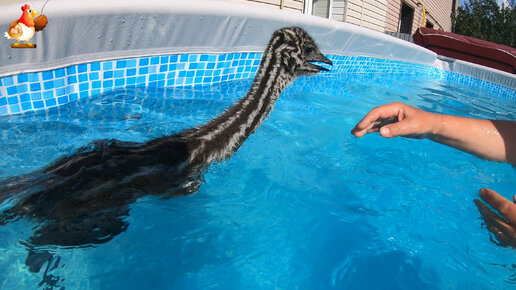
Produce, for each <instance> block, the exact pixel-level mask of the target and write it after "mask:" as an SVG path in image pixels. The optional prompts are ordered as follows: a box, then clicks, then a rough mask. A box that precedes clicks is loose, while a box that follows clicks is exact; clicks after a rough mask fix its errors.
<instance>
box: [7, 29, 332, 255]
mask: <svg viewBox="0 0 516 290" xmlns="http://www.w3.org/2000/svg"><path fill="white" fill-rule="evenodd" d="M311 62H323V63H327V64H330V65H331V61H330V60H328V59H327V58H326V57H324V55H322V54H321V53H320V52H319V50H318V49H317V47H316V45H315V43H314V42H313V40H312V39H311V38H310V36H308V34H307V33H306V32H305V31H304V30H302V29H301V28H297V27H291V28H283V29H280V30H278V31H276V32H275V33H274V34H273V36H272V38H271V40H270V42H269V44H268V46H267V48H266V50H265V52H264V54H263V57H262V60H261V63H260V67H259V69H258V71H257V74H256V76H255V78H254V82H253V84H252V86H251V88H250V90H249V92H248V93H247V94H246V96H245V97H243V98H242V99H241V100H240V101H238V102H237V103H236V104H235V105H233V106H232V107H231V108H229V109H227V110H226V111H225V112H224V113H223V114H222V115H220V116H218V117H216V118H215V119H213V120H211V121H210V122H208V123H207V124H204V125H201V126H199V127H195V128H192V129H189V130H186V131H184V132H182V133H179V134H176V135H170V136H165V137H161V138H158V139H153V140H150V141H148V142H144V143H132V142H123V141H118V140H99V141H95V142H93V144H91V145H89V146H86V147H84V148H81V149H79V150H78V151H77V152H76V153H75V154H73V155H71V156H66V157H62V158H60V159H58V160H57V161H55V162H54V163H52V164H50V165H49V166H47V167H45V168H43V169H41V170H39V171H36V172H33V173H29V174H26V175H22V176H17V177H11V178H8V179H6V180H4V181H3V182H1V183H0V203H2V202H4V201H6V200H9V201H12V202H13V203H14V204H15V205H14V206H13V207H11V208H10V209H8V210H6V211H4V212H3V213H2V215H0V224H2V223H6V222H8V221H9V220H12V219H17V218H24V217H26V218H30V219H32V220H34V221H36V222H38V223H39V224H40V226H39V228H38V229H37V230H36V231H35V233H34V235H33V236H32V237H31V238H30V239H29V240H28V241H27V242H28V243H29V244H31V245H33V246H37V245H49V244H52V245H62V246H77V245H85V244H99V243H104V242H106V241H109V240H110V239H112V238H113V237H115V236H116V235H118V234H120V233H121V232H123V231H125V229H126V228H127V226H128V224H127V222H126V221H125V220H124V217H126V216H127V215H128V212H129V209H128V205H129V204H130V203H132V202H134V201H136V200H137V199H138V198H140V197H142V196H145V195H161V196H167V197H173V196H180V195H185V194H190V193H194V192H195V191H197V189H198V187H199V186H200V184H201V179H202V173H203V170H204V168H206V167H207V166H208V165H210V164H211V163H213V162H216V161H221V160H224V159H227V158H229V157H230V156H231V155H232V154H233V153H234V152H235V151H236V150H237V149H238V148H239V147H240V146H241V145H242V144H243V142H244V141H245V139H246V138H247V137H249V135H251V134H252V133H253V132H254V131H255V130H256V129H257V128H258V127H259V126H260V124H261V123H262V122H263V121H264V120H265V118H266V117H267V116H268V115H269V113H270V111H271V110H272V108H273V106H274V103H275V102H276V100H277V99H278V97H279V96H280V93H281V91H282V90H283V89H284V88H285V87H286V86H287V85H288V84H289V83H291V82H292V81H293V80H294V79H295V78H296V77H297V76H299V75H311V74H316V73H318V72H319V71H321V70H327V69H325V68H323V67H320V66H318V65H316V64H312V63H311Z"/></svg>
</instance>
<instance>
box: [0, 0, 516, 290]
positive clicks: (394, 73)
mask: <svg viewBox="0 0 516 290" xmlns="http://www.w3.org/2000/svg"><path fill="white" fill-rule="evenodd" d="M150 2H152V1H150ZM50 3H52V2H50ZM49 5H50V4H49ZM108 6H109V5H108ZM150 6H152V5H150ZM49 8H50V7H49ZM122 9H125V8H122ZM108 10H109V9H108ZM95 17H101V16H95ZM134 17H135V18H136V19H137V20H139V19H140V15H136V16H134ZM203 17H205V16H203ZM199 18H200V17H196V19H197V20H199ZM51 19H52V18H51ZM95 19H97V18H95ZM110 19H111V18H110ZM152 19H153V17H152V16H146V17H145V18H144V19H143V18H142V20H141V21H142V23H143V24H144V23H147V24H148V22H150V23H153V21H154V24H155V25H156V23H157V22H156V21H155V20H152ZM116 20H117V21H119V20H120V19H118V18H116ZM176 20H177V19H176ZM276 20H277V19H276ZM309 20H310V21H314V22H317V21H316V20H313V19H311V18H310V19H309ZM58 21H59V19H58ZM203 21H204V20H203ZM227 21H228V22H227V23H231V24H233V22H232V21H233V19H232V18H229V20H227ZM253 21H256V20H254V19H247V20H246V21H244V25H243V26H237V27H240V28H242V27H247V26H252V27H255V28H252V29H255V32H256V25H251V24H253V23H254V22H253ZM120 22H121V21H120ZM237 22H238V21H237ZM51 23H52V22H51ZM126 23H128V22H126ZM174 23H175V22H174ZM238 23H241V22H238ZM250 23H251V24H250ZM143 24H142V25H143ZM196 24H199V23H197V22H196ZM49 25H50V24H49ZM176 25H177V24H176ZM267 25H268V24H265V25H264V26H267ZM272 25H277V23H276V24H272ZM324 25H326V24H324ZM324 25H322V26H324ZM332 25H333V24H332ZM179 26H181V25H179ZM231 27H232V25H227V24H226V26H225V28H227V29H229V30H231V29H230V28H231ZM262 27H263V26H262ZM252 29H251V31H252ZM237 30H238V29H237ZM232 31H233V30H232ZM312 31H313V32H314V33H315V35H317V36H319V38H316V40H328V39H332V37H334V36H335V35H336V34H337V33H336V32H333V34H331V33H330V32H327V30H324V29H322V28H321V26H316V27H315V28H312ZM327 33H328V34H330V36H328V35H327ZM365 33H366V34H367V32H365ZM249 34H251V35H253V36H257V35H256V34H252V33H250V32H247V30H245V29H244V30H243V32H242V33H241V34H240V36H241V37H242V38H243V39H247V40H248V39H249V38H253V37H249ZM246 35H248V36H247V37H246ZM267 37H268V36H267ZM353 37H354V36H353V35H352V36H351V37H350V39H351V40H349V38H348V40H343V39H341V38H335V39H336V40H335V42H336V43H338V44H342V43H343V42H344V43H347V42H352V43H354V45H353V46H352V47H353V48H352V49H351V52H350V51H349V50H346V51H345V53H344V52H340V53H334V54H331V55H330V58H331V60H332V61H333V62H334V66H333V67H332V72H331V73H329V74H321V75H319V76H317V77H311V78H301V79H298V80H297V81H296V82H295V83H294V84H293V85H292V86H291V87H289V88H288V89H287V90H286V91H285V92H284V93H283V94H282V96H281V97H280V100H279V101H278V103H277V105H276V107H275V110H274V111H273V112H272V114H271V116H270V117H269V118H268V119H267V120H266V121H265V123H264V124H263V125H262V126H261V127H260V128H259V129H258V130H257V132H256V133H255V134H253V135H252V136H251V137H250V138H249V139H248V140H247V141H246V143H245V144H244V146H243V147H242V148H240V150H239V151H238V152H237V153H236V154H235V155H234V156H233V157H232V158H231V159H230V160H228V161H226V162H223V163H217V164H214V165H213V166H211V167H210V168H209V170H208V171H207V173H206V174H205V176H204V178H205V180H204V182H203V184H202V186H201V188H200V190H199V192H197V194H194V195H190V196H186V197H181V198H175V199H168V200H162V199H159V198H151V197H146V198H142V199H140V200H138V201H137V202H135V203H133V204H132V205H131V207H130V213H129V215H128V216H127V217H126V218H125V219H124V221H125V222H127V223H128V224H129V226H128V228H127V230H125V231H124V232H123V233H121V234H120V235H118V236H116V237H115V238H114V239H113V240H111V241H109V242H108V243H104V244H100V245H85V246H82V247H57V246H45V247H41V248H36V249H32V251H33V252H34V251H35V252H39V254H38V253H36V255H34V254H30V253H29V252H30V251H31V247H30V246H28V245H26V244H24V240H26V239H27V238H28V237H30V236H31V235H32V233H33V232H34V231H35V230H37V229H38V227H39V226H40V225H37V224H34V223H31V222H30V221H27V220H19V221H16V222H13V223H9V224H8V225H6V226H2V227H0V237H1V239H0V240H2V241H5V242H3V243H2V244H1V246H0V252H1V253H2V255H1V258H0V269H2V270H3V271H0V281H3V282H2V284H1V286H2V288H6V289H11V288H19V287H24V288H34V287H36V285H38V284H40V283H41V284H42V285H43V286H52V285H53V286H55V287H61V286H62V287H67V288H93V289H96V288H113V287H117V288H132V289H138V288H144V287H145V288H149V287H150V288H199V289H204V288H208V287H212V288H260V289H261V288H272V287H275V288H411V289H412V288H465V287H471V288H510V287H512V286H513V285H514V283H515V271H516V270H515V269H514V265H513V260H514V255H515V254H514V250H512V249H508V248H503V247H499V246H497V245H495V244H494V243H492V242H491V241H490V240H489V233H488V232H487V230H486V229H483V228H482V226H481V224H482V222H481V220H480V214H479V213H478V212H477V210H476V208H475V207H474V204H473V202H472V200H473V199H474V198H476V197H477V191H478V189H479V188H481V187H489V188H492V189H495V190H497V191H498V192H500V193H502V194H504V195H505V196H507V197H509V196H510V195H511V194H513V193H514V192H513V191H514V188H516V187H515V183H516V178H515V177H516V175H515V172H514V169H513V168H512V167H511V166H509V165H506V164H498V163H493V162H487V161H483V160H480V159H478V158H476V157H472V156H469V155H467V154H465V153H462V152H459V151H456V150H453V149H450V148H447V147H444V146H441V145H439V144H435V143H432V142H429V141H426V140H423V141H421V140H419V141H416V140H407V139H401V138H400V139H393V140H385V139H381V138H380V137H378V136H367V137H366V138H363V139H360V140H358V139H355V138H354V137H352V136H351V134H350V133H349V131H350V129H351V128H352V127H353V126H354V124H355V123H356V122H357V121H358V120H359V119H360V118H361V117H362V116H363V114H365V113H366V112H367V111H368V110H369V109H371V108H372V107H374V106H376V105H380V104H383V103H386V102H392V101H395V100H398V101H403V102H406V103H409V104H411V105H414V106H417V107H419V108H422V109H426V110H429V111H434V112H443V113H450V114H458V115H463V116H473V117H487V118H500V119H512V120H514V118H515V114H514V112H515V106H516V104H515V103H514V101H515V100H514V97H515V91H514V89H511V88H508V87H506V86H502V85H499V84H494V83H490V82H485V81H481V80H478V79H476V78H472V77H469V76H464V75H460V74H457V73H454V72H450V71H446V70H441V69H438V68H437V67H436V66H433V65H430V64H432V63H433V62H434V61H435V56H432V54H431V53H427V52H425V51H420V50H418V49H415V48H414V49H413V50H411V49H407V48H406V47H402V48H401V52H395V51H396V49H395V48H390V49H387V50H388V51H389V50H392V53H391V57H392V59H385V58H380V57H374V56H375V53H376V52H375V51H374V50H375V48H374V47H373V48H365V47H367V46H368V45H369V46H371V39H368V38H365V39H354V38H353ZM371 37H372V36H371ZM374 37H375V38H382V37H383V36H376V35H375V36H374ZM222 38H224V37H222ZM256 38H257V39H259V38H260V37H259V36H258V37H256ZM239 41H240V40H237V41H235V40H233V41H229V42H230V44H232V45H233V47H230V48H228V49H227V50H224V52H220V51H217V50H218V49H220V48H218V49H213V45H212V47H211V51H209V52H206V51H204V52H203V51H202V50H203V49H199V48H197V47H193V48H192V49H191V50H192V51H193V52H191V53H185V52H181V51H180V50H184V48H179V49H178V48H177V47H174V48H173V49H178V51H172V52H170V51H168V52H167V53H162V52H160V51H159V50H152V51H149V50H146V51H143V52H142V51H135V50H128V51H125V52H116V53H119V54H120V55H121V56H117V57H113V56H112V55H111V58H108V57H106V56H105V55H104V56H99V55H93V56H88V58H93V60H91V59H90V60H89V61H86V60H84V59H83V60H81V61H78V60H76V59H71V60H70V59H66V58H65V59H66V60H67V61H68V63H67V64H66V65H60V66H59V65H57V64H56V62H55V60H54V62H52V61H50V63H51V65H49V66H48V67H47V68H46V69H39V70H38V69H35V70H26V69H24V70H22V71H23V73H14V74H9V75H2V77H1V78H0V82H1V83H0V94H1V96H0V113H1V114H2V115H4V116H1V117H0V126H1V128H2V137H1V142H0V143H1V144H0V150H1V151H2V153H3V156H6V157H5V158H2V160H0V162H1V165H2V166H1V167H0V170H1V171H0V178H4V177H7V176H12V175H17V174H22V173H26V172H30V171H33V170H35V169H38V168H41V167H42V166H44V165H46V164H48V163H49V162H51V161H52V160H54V159H55V158H56V156H60V155H63V154H70V153H72V152H74V151H75V150H76V149H77V148H79V147H81V146H83V145H85V144H88V143H89V142H91V141H92V140H95V139H101V138H109V139H111V138H117V139H121V140H126V141H145V140H149V139H152V138H156V137H160V136H162V135H164V134H170V133H172V132H178V131H181V130H182V129H185V128H189V127H192V126H195V125H198V124H201V123H203V122H205V121H207V120H209V119H210V118H212V117H214V116H216V115H217V114H219V113H221V112H222V111H223V110H224V109H225V108H227V107H229V106H230V105H231V104H233V103H234V102H235V101H236V100H238V99H239V98H241V97H242V96H243V95H244V94H245V92H246V91H247V89H248V88H249V86H250V85H251V81H252V80H251V78H252V76H253V75H254V73H255V71H256V68H257V65H258V62H259V59H260V57H261V53H260V52H259V51H260V50H259V49H258V48H256V47H252V48H251V49H249V48H247V49H243V50H242V51H243V52H239V50H237V49H236V48H242V47H241V46H239V45H235V42H237V43H238V42H239ZM72 42H73V41H72ZM392 42H394V43H397V41H396V40H392ZM251 43H253V42H252V41H251ZM333 43H334V42H331V43H323V45H325V46H326V47H327V48H328V51H331V50H332V49H335V48H332V47H331V46H332V45H334V44H333ZM360 43H363V45H362V46H360V45H357V44H360ZM389 43H390V42H387V44H384V43H380V44H377V47H376V50H382V49H383V50H385V49H386V48H389V45H390V44H389ZM158 44H159V42H158ZM357 47H358V48H357ZM361 48H364V51H366V52H367V53H366V56H361V55H356V54H355V53H353V49H355V50H359V49H361ZM367 49H369V50H367ZM128 53H130V54H131V55H127V54H128ZM396 53H398V54H396ZM404 53H406V56H407V59H408V60H407V61H400V58H401V57H400V55H401V54H404ZM86 55H87V54H86ZM372 56H373V57H372ZM432 57H433V58H432ZM416 59H417V60H416ZM7 67H8V68H9V66H7ZM22 112H23V113H24V114H19V113H22ZM9 206H10V204H9V203H3V204H1V205H0V208H1V209H5V208H8V207H9ZM49 255H50V256H52V258H51V259H50V262H49V263H48V264H47V263H44V264H43V265H42V268H41V270H40V271H39V273H33V272H31V271H29V269H28V267H27V266H26V265H25V264H26V261H25V260H26V258H27V257H30V258H31V259H41V260H42V261H46V260H48V259H49ZM31 262H32V264H35V263H34V260H32V261H31ZM29 264H31V263H29ZM36 264H37V263H36Z"/></svg>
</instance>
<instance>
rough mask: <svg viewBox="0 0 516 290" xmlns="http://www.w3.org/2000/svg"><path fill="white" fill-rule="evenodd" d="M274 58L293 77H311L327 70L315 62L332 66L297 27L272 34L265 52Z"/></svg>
mask: <svg viewBox="0 0 516 290" xmlns="http://www.w3.org/2000/svg"><path fill="white" fill-rule="evenodd" d="M267 53H270V54H274V55H275V56H276V59H277V60H279V62H280V65H281V66H283V68H285V69H286V70H287V71H288V72H290V73H292V74H293V76H301V75H313V74H316V73H318V72H320V71H329V69H327V68H325V67H322V66H319V65H317V64H314V63H317V62H322V63H325V64H329V65H333V63H332V62H331V60H329V59H328V58H326V57H325V56H324V55H323V54H322V53H321V52H320V51H319V49H318V48H317V46H316V45H315V42H314V41H313V39H312V38H311V37H310V35H308V33H306V31H304V30H303V29H302V28H299V27H287V28H282V29H279V30H277V31H276V32H274V34H273V36H272V38H271V41H270V42H269V45H268V47H267V49H266V51H265V54H267Z"/></svg>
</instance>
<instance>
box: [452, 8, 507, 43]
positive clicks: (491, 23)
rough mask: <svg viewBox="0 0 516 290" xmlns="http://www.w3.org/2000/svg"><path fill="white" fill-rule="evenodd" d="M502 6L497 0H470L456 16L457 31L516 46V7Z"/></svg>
mask: <svg viewBox="0 0 516 290" xmlns="http://www.w3.org/2000/svg"><path fill="white" fill-rule="evenodd" d="M510 3H511V5H510V6H511V7H513V8H511V7H500V6H498V4H497V3H496V1H495V0H469V1H468V2H465V3H464V5H463V6H461V7H459V9H458V11H457V16H456V17H454V21H455V33H458V34H462V35H467V36H471V37H475V38H480V39H483V40H487V41H491V42H495V43H499V44H504V45H508V46H512V47H516V7H514V4H515V0H512V1H510Z"/></svg>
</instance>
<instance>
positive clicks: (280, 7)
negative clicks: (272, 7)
mask: <svg viewBox="0 0 516 290" xmlns="http://www.w3.org/2000/svg"><path fill="white" fill-rule="evenodd" d="M283 2H285V0H281V1H280V4H279V9H283Z"/></svg>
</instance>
